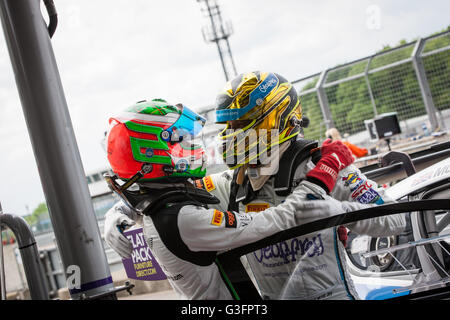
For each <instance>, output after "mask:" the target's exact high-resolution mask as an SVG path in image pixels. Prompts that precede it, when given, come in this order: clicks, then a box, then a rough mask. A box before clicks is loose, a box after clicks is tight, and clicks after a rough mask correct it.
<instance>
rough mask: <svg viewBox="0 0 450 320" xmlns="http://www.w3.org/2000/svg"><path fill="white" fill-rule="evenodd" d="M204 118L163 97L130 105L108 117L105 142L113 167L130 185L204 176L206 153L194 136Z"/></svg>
mask: <svg viewBox="0 0 450 320" xmlns="http://www.w3.org/2000/svg"><path fill="white" fill-rule="evenodd" d="M205 122H206V119H205V118H203V117H202V116H200V115H198V114H197V113H195V112H194V111H192V110H191V109H189V108H188V107H186V106H184V105H182V104H176V105H173V104H170V103H168V102H167V101H165V100H162V99H154V100H151V101H140V102H138V103H136V104H134V105H132V106H130V107H128V108H127V109H125V110H124V111H123V112H122V113H121V114H119V115H118V116H116V117H113V118H111V119H110V120H109V124H110V127H109V130H108V133H107V137H106V142H107V154H108V161H109V163H110V165H111V169H112V171H113V172H114V173H115V175H116V176H117V178H120V179H121V180H124V181H126V182H127V184H128V185H131V183H135V182H138V183H142V182H153V181H155V182H158V181H161V182H164V181H165V180H168V181H177V180H180V179H181V180H182V179H184V180H186V179H188V178H194V179H196V178H202V177H204V176H205V174H206V155H205V152H204V150H203V148H202V146H201V145H199V144H195V143H194V142H193V137H195V136H196V135H197V134H198V133H199V132H200V131H201V130H202V128H203V126H204V124H205ZM108 182H109V181H108Z"/></svg>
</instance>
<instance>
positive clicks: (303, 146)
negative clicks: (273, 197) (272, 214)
mask: <svg viewBox="0 0 450 320" xmlns="http://www.w3.org/2000/svg"><path fill="white" fill-rule="evenodd" d="M317 146H318V143H317V141H314V140H306V139H300V140H297V141H294V142H293V143H292V145H290V146H289V148H288V149H287V150H286V152H285V153H284V154H283V156H282V157H281V159H280V166H279V169H278V172H277V174H276V175H275V183H274V189H275V193H276V194H277V195H278V196H280V197H286V196H288V195H289V194H290V193H291V192H292V188H293V187H295V186H294V181H293V180H294V174H295V171H296V169H297V168H298V166H299V165H300V164H301V163H302V162H303V161H305V160H306V159H308V158H310V157H312V160H313V162H314V161H315V162H317V161H318V160H319V159H320V151H319V149H318V147H317Z"/></svg>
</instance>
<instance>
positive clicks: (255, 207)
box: [245, 203, 270, 212]
mask: <svg viewBox="0 0 450 320" xmlns="http://www.w3.org/2000/svg"><path fill="white" fill-rule="evenodd" d="M269 207H270V206H269V204H268V203H249V204H246V205H245V212H260V211H264V210H266V209H268V208H269Z"/></svg>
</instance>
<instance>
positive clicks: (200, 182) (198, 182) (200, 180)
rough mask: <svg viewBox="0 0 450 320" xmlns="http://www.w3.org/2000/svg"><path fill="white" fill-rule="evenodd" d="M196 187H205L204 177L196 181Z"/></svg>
mask: <svg viewBox="0 0 450 320" xmlns="http://www.w3.org/2000/svg"><path fill="white" fill-rule="evenodd" d="M194 184H195V187H196V188H198V189H205V185H204V184H203V180H202V179H198V180H195V181H194Z"/></svg>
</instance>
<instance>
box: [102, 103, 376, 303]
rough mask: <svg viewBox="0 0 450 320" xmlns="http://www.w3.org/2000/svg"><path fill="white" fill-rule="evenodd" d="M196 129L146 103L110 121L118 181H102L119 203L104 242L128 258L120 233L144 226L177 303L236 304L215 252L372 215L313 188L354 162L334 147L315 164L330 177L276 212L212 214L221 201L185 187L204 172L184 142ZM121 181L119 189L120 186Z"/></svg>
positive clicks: (196, 152) (178, 114)
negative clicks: (337, 218)
mask: <svg viewBox="0 0 450 320" xmlns="http://www.w3.org/2000/svg"><path fill="white" fill-rule="evenodd" d="M199 121H200V122H201V121H202V118H201V117H200V116H198V115H197V114H195V113H194V112H192V111H191V110H189V109H188V108H187V107H186V106H183V105H176V106H173V105H170V104H168V103H167V102H165V101H163V100H152V101H151V102H147V101H144V102H140V103H137V104H136V105H133V106H131V107H130V108H128V109H127V110H126V112H124V113H123V114H121V115H119V116H118V117H115V118H112V119H110V124H111V127H110V129H109V131H108V135H107V145H108V147H107V148H108V149H107V152H108V160H109V162H110V164H111V168H112V170H113V172H114V173H115V176H112V177H111V176H106V180H107V182H108V184H109V185H110V187H111V188H112V189H113V190H114V191H115V192H116V193H117V194H118V195H119V196H121V198H122V201H121V202H119V203H117V204H116V205H115V206H114V207H113V208H112V209H110V210H109V211H108V213H107V214H106V220H105V238H106V241H107V243H108V244H109V245H110V246H111V247H112V248H113V249H115V250H116V251H117V252H118V253H119V254H120V255H121V256H123V257H129V256H130V254H131V245H130V242H129V241H128V239H127V238H125V237H124V236H123V235H122V234H121V233H120V230H119V228H120V227H123V226H124V225H125V224H127V225H132V224H134V221H138V222H139V223H141V224H142V225H143V227H144V234H145V238H146V241H147V244H148V245H149V247H150V249H151V251H152V253H153V254H154V256H155V258H156V259H157V261H158V263H159V264H160V265H161V267H162V268H163V270H164V272H165V273H166V275H167V278H168V280H169V281H170V283H171V285H172V286H173V288H174V289H175V290H176V291H177V292H178V293H179V295H180V297H181V298H184V299H231V298H238V295H239V292H235V291H234V289H233V287H232V285H230V283H227V281H226V280H225V279H226V275H224V274H223V273H222V272H221V270H220V268H219V267H218V265H217V264H216V255H217V253H218V252H219V251H223V250H228V249H232V248H235V247H239V246H242V245H245V244H247V243H249V242H254V241H257V240H260V239H262V238H265V237H267V236H270V235H272V234H274V233H277V232H279V231H282V230H285V229H288V228H292V227H294V226H296V225H299V224H303V223H307V222H310V221H313V220H317V219H319V218H323V217H327V216H330V215H336V214H340V213H343V212H348V211H354V210H358V209H361V208H366V207H370V205H363V204H359V203H356V202H339V201H337V200H334V199H332V198H331V197H329V196H328V195H327V194H326V192H325V191H324V189H323V187H321V186H319V185H317V183H318V181H320V180H324V181H328V182H327V183H332V184H334V182H332V181H331V180H334V179H336V177H337V172H338V171H339V170H342V169H343V168H344V167H346V166H348V165H349V164H350V163H351V162H352V161H353V158H352V157H351V154H350V152H349V150H348V149H347V148H346V147H343V144H342V143H339V142H336V143H332V144H329V145H327V147H326V148H324V149H323V152H322V159H321V160H320V161H321V162H319V164H318V166H319V165H320V164H323V165H328V166H329V169H330V170H332V171H333V172H334V174H333V175H331V176H330V175H329V173H327V172H325V173H323V172H322V173H323V174H324V177H319V178H317V181H315V182H314V181H312V182H310V181H306V180H305V181H302V182H301V183H299V185H298V186H297V187H296V188H295V190H294V191H293V192H292V194H291V195H290V196H288V197H287V198H285V201H284V202H283V203H282V204H280V205H279V206H277V207H272V208H267V209H266V210H264V211H260V212H251V213H240V212H236V211H227V212H223V211H220V210H217V209H213V206H214V205H218V203H219V200H218V199H217V198H215V197H214V196H211V195H210V194H209V193H208V192H207V191H206V190H203V189H201V188H195V187H194V186H193V185H192V184H191V183H190V182H189V181H190V179H195V178H197V179H198V178H202V177H204V174H205V172H206V169H205V159H204V152H203V150H202V148H199V147H197V146H195V145H194V144H192V143H190V142H189V141H188V135H195V134H197V133H198V131H199V128H197V127H196V126H197V124H198V123H199ZM183 132H184V133H183ZM155 137H156V140H155ZM162 151H164V152H162ZM336 158H337V160H336ZM317 172H319V173H320V170H319V171H317ZM319 175H320V174H319ZM218 177H220V178H224V177H225V176H224V175H219V176H218ZM118 179H120V180H123V181H124V183H123V184H122V185H121V184H119V183H117V180H118ZM330 179H331V180H330ZM225 180H226V179H225ZM225 180H224V181H223V182H224V183H222V182H221V181H220V180H216V183H217V186H218V187H223V188H225V189H227V188H229V180H226V181H225ZM322 183H324V182H322ZM319 184H320V182H319ZM133 186H138V190H136V189H134V190H133ZM224 192H226V191H224ZM224 194H225V193H224Z"/></svg>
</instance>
